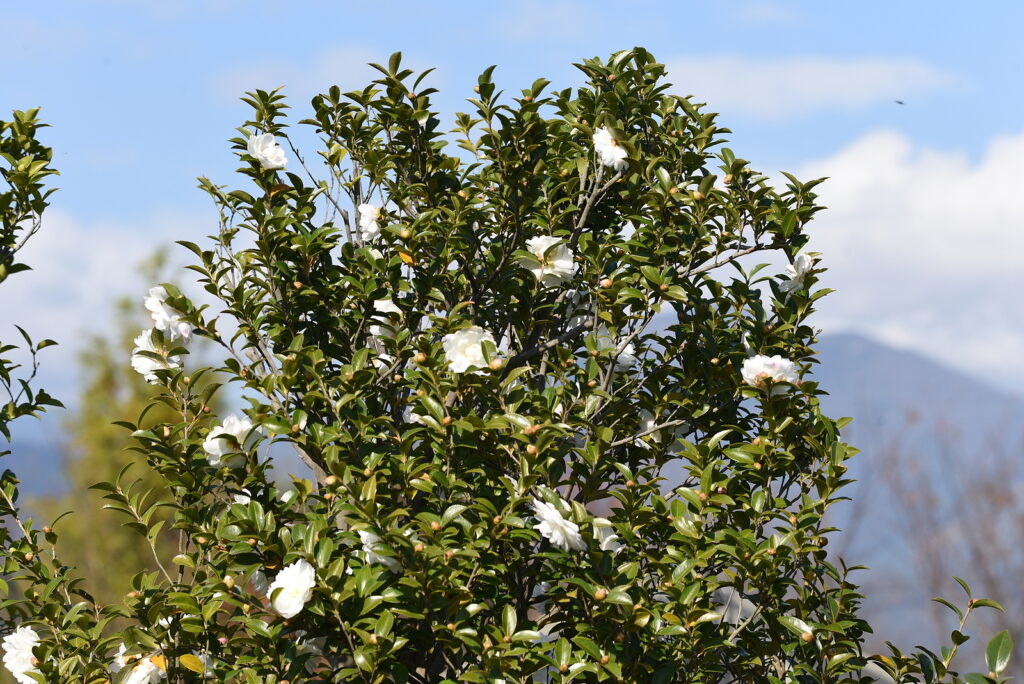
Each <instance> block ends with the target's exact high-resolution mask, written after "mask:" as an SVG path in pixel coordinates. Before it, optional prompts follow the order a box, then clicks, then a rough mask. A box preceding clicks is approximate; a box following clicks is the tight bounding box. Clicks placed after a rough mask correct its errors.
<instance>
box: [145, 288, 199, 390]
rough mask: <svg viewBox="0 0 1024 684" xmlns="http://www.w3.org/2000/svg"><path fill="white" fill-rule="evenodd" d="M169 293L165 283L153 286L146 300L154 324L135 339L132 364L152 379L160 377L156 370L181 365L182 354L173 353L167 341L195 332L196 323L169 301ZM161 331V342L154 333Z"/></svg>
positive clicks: (184, 338)
mask: <svg viewBox="0 0 1024 684" xmlns="http://www.w3.org/2000/svg"><path fill="white" fill-rule="evenodd" d="M167 297H168V295H167V290H166V289H165V288H164V287H162V286H159V285H158V286H156V287H154V288H151V289H150V290H149V294H148V295H147V296H146V298H145V299H144V300H143V304H144V305H145V307H146V310H147V311H148V312H149V315H150V318H152V319H153V327H152V328H150V329H148V330H143V331H142V332H141V333H140V334H139V336H138V337H136V338H135V340H134V341H133V342H134V344H135V347H134V348H133V349H132V357H131V364H132V368H134V369H135V370H136V372H138V373H140V374H141V375H142V376H143V377H144V378H146V380H147V381H148V382H150V383H156V382H158V381H159V379H158V378H157V375H156V371H159V370H174V369H176V368H181V357H180V356H170V355H169V354H168V350H167V349H166V344H167V343H168V342H173V341H174V340H176V339H178V338H179V337H181V338H182V341H188V339H189V337H191V335H192V326H190V325H189V324H188V323H186V322H185V321H183V320H182V319H181V314H180V313H178V312H177V311H175V310H174V309H172V308H171V307H170V305H168V304H167ZM157 331H159V332H160V333H161V334H162V339H163V344H159V343H158V342H159V340H158V338H157V337H155V336H154V335H155V333H156V332H157Z"/></svg>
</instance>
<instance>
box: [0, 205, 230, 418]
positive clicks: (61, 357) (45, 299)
mask: <svg viewBox="0 0 1024 684" xmlns="http://www.w3.org/2000/svg"><path fill="white" fill-rule="evenodd" d="M203 221H204V217H196V216H185V215H173V214H168V213H161V214H156V215H154V216H153V217H151V218H150V219H148V220H147V221H145V222H144V223H143V224H141V225H132V226H128V225H123V224H117V223H111V222H97V223H89V224H86V223H84V222H82V221H80V220H78V219H76V218H75V217H73V216H72V215H70V214H69V213H67V212H65V211H62V210H60V209H58V208H52V207H51V208H50V209H48V210H47V212H46V214H45V216H44V220H43V226H42V228H41V229H40V231H39V233H37V234H36V236H35V237H34V238H32V240H31V241H30V242H29V243H28V245H27V246H26V247H25V249H24V250H23V251H22V252H20V253H19V261H23V262H25V263H27V264H29V265H30V266H31V267H32V270H31V271H26V272H23V273H18V274H16V275H14V276H11V277H10V278H8V279H7V280H6V281H5V282H4V283H3V285H2V287H3V307H2V309H3V310H2V320H0V338H2V339H3V340H5V341H11V342H19V341H20V337H19V336H18V335H17V332H16V331H15V330H14V329H13V326H12V323H17V324H18V325H20V326H21V327H23V328H25V329H26V330H27V331H28V332H29V334H30V335H31V336H32V337H33V339H36V340H41V339H43V338H51V339H54V340H56V341H57V342H58V343H59V346H58V347H52V348H50V349H47V350H45V351H44V352H43V356H42V358H41V363H42V366H41V371H40V372H41V376H40V379H41V382H40V386H43V387H46V388H47V389H49V390H50V391H51V392H53V393H55V394H57V395H58V396H60V397H61V398H62V399H64V400H70V399H73V398H74V396H73V392H74V391H75V389H76V388H75V385H74V382H73V381H74V379H75V378H76V370H75V369H76V367H77V363H76V353H77V351H78V350H79V349H80V347H81V341H82V339H83V336H85V335H88V334H106V333H108V332H113V331H110V330H109V328H110V326H111V324H112V323H113V321H114V314H115V302H116V301H117V300H118V299H119V298H121V297H124V296H129V297H136V298H137V300H138V302H139V309H138V310H139V320H140V324H141V323H142V322H144V312H143V309H142V297H143V296H144V294H145V291H146V289H148V288H149V287H150V286H151V285H152V284H151V283H143V282H141V278H140V277H139V271H138V267H139V265H140V264H141V263H142V261H143V260H145V259H147V258H149V257H151V256H153V254H154V253H155V252H156V251H157V250H158V249H166V250H167V251H168V252H169V256H170V257H171V261H172V262H179V261H181V258H182V254H183V251H184V250H183V249H182V248H180V247H178V246H177V245H174V244H173V241H174V240H178V239H192V240H196V239H198V236H199V235H202V234H205V232H208V231H204V228H205V225H204V223H203ZM207 225H215V218H213V217H211V218H210V222H209V223H208V224H207ZM175 257H178V258H175ZM192 279H193V275H192V274H191V272H186V274H185V275H184V276H182V280H183V281H186V282H185V283H183V284H187V283H189V282H191V281H192Z"/></svg>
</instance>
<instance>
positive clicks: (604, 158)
mask: <svg viewBox="0 0 1024 684" xmlns="http://www.w3.org/2000/svg"><path fill="white" fill-rule="evenodd" d="M594 151H596V152H597V156H598V158H599V159H600V161H601V163H602V164H604V165H605V166H610V167H612V168H613V169H615V170H616V171H625V170H626V168H627V167H628V166H629V163H628V162H627V161H626V157H627V156H628V155H627V154H626V150H624V149H623V148H622V145H620V144H619V141H618V140H616V139H615V138H614V137H612V132H611V131H609V130H608V128H607V127H605V126H601V128H598V129H597V130H596V131H594Z"/></svg>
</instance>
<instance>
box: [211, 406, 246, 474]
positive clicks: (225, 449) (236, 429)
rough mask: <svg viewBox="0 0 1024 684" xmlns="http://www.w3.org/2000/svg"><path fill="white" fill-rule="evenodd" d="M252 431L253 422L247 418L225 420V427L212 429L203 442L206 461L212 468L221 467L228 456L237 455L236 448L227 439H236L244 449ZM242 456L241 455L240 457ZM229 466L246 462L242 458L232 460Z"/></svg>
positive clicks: (228, 418) (218, 426)
mask: <svg viewBox="0 0 1024 684" xmlns="http://www.w3.org/2000/svg"><path fill="white" fill-rule="evenodd" d="M251 431H252V421H251V420H249V419H248V418H247V417H245V416H228V417H227V418H225V419H224V424H223V425H217V426H214V427H212V428H210V432H209V433H207V435H206V439H205V440H204V441H203V450H204V451H205V452H206V460H207V461H209V462H210V465H212V466H219V465H220V464H221V459H223V458H224V456H226V455H228V454H237V453H238V447H236V446H235V445H234V444H233V443H232V442H231V440H229V439H225V437H228V436H230V437H234V438H235V439H236V440H237V441H238V443H239V445H241V447H242V448H245V439H246V437H247V436H248V435H249V433H250V432H251ZM239 456H240V455H239ZM231 461H232V463H231V464H229V465H240V464H241V463H243V462H244V459H243V458H241V457H238V458H232V459H231Z"/></svg>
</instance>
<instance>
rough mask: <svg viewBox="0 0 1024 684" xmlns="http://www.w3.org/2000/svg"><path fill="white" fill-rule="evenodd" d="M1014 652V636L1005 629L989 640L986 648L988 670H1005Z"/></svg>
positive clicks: (999, 671)
mask: <svg viewBox="0 0 1024 684" xmlns="http://www.w3.org/2000/svg"><path fill="white" fill-rule="evenodd" d="M1012 652H1013V637H1011V636H1010V633H1009V632H1008V631H1006V630H1005V629H1004V630H1003V631H1002V632H1000V633H999V634H997V635H995V637H993V638H992V640H991V641H989V642H988V647H987V648H986V649H985V663H986V664H987V665H988V671H989V672H994V673H996V674H999V673H1001V672H1002V671H1003V670H1005V669H1006V665H1007V664H1008V663H1009V662H1010V654H1011V653H1012Z"/></svg>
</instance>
